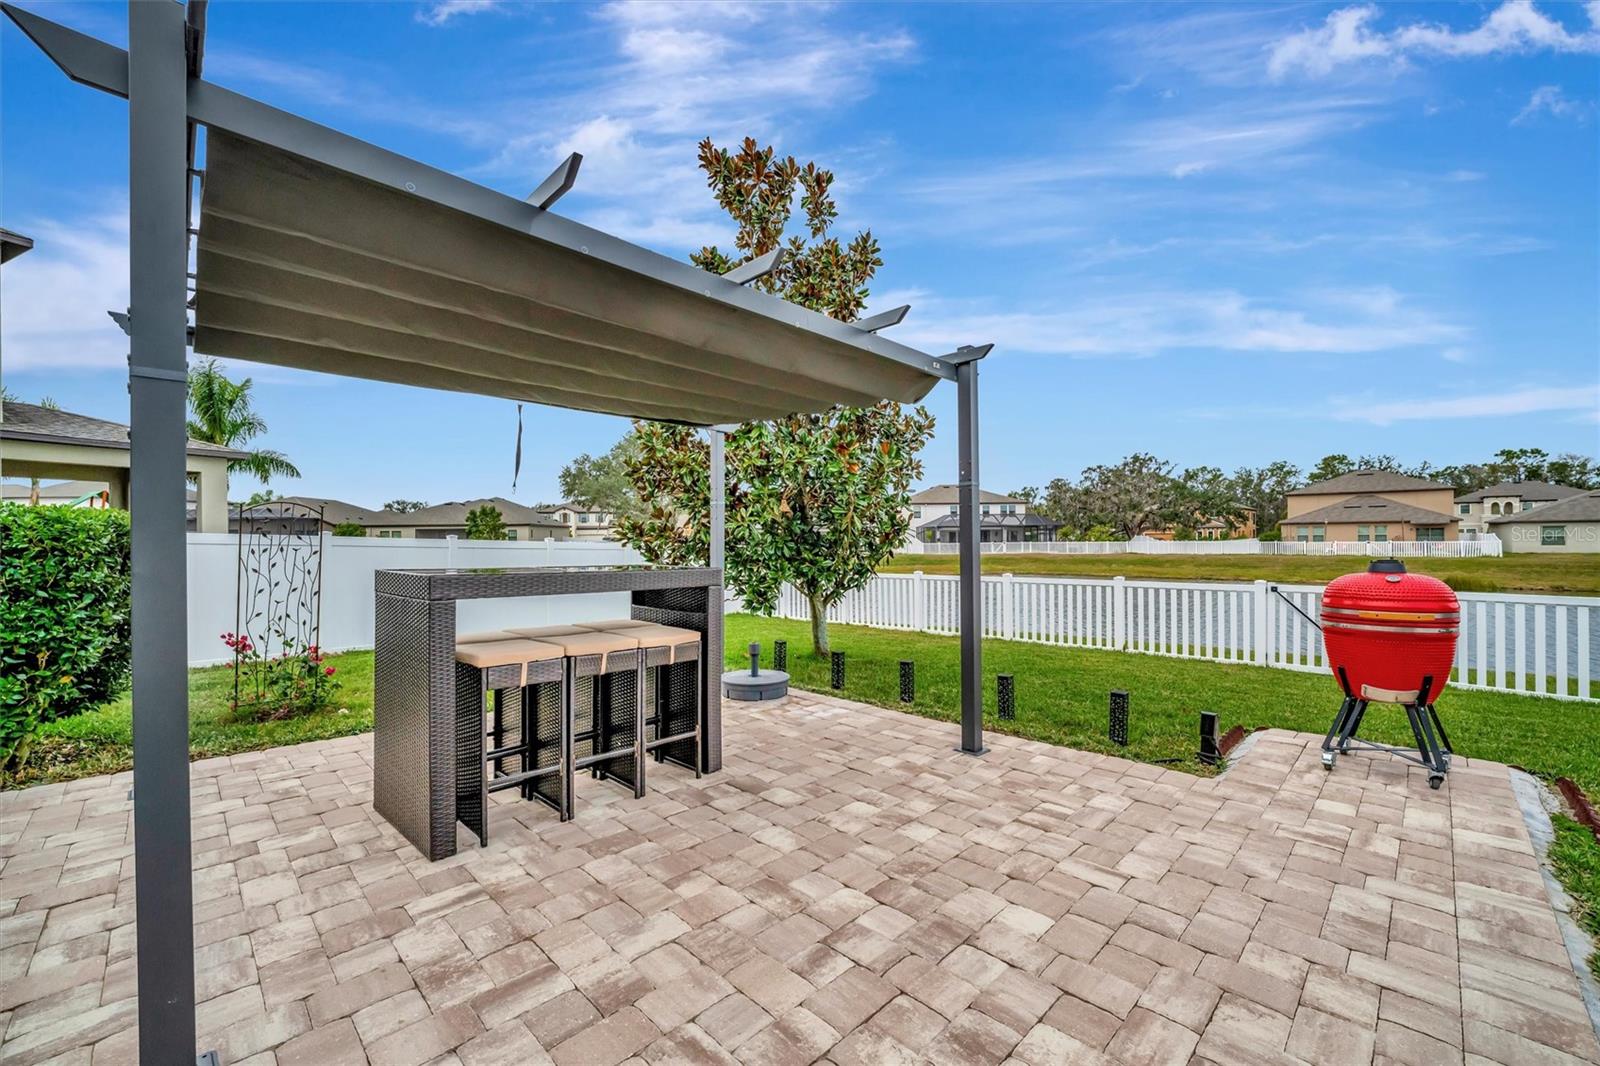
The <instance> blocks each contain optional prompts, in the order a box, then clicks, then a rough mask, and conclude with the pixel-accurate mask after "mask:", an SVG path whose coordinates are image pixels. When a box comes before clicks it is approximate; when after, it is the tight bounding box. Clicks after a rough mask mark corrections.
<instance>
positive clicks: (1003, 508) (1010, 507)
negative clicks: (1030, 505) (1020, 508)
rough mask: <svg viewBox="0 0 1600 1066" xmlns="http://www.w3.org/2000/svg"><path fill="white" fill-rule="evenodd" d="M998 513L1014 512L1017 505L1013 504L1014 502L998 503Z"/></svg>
mask: <svg viewBox="0 0 1600 1066" xmlns="http://www.w3.org/2000/svg"><path fill="white" fill-rule="evenodd" d="M1000 513H1001V514H1016V513H1017V505H1016V504H1014V503H1002V504H1001V505H1000Z"/></svg>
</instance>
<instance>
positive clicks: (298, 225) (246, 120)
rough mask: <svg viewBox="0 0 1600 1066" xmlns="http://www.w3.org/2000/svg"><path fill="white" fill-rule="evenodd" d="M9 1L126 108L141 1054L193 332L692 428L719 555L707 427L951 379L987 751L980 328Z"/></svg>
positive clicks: (58, 54)
mask: <svg viewBox="0 0 1600 1066" xmlns="http://www.w3.org/2000/svg"><path fill="white" fill-rule="evenodd" d="M0 9H3V10H4V12H5V13H6V15H7V16H8V17H9V18H10V19H11V21H12V22H14V23H15V24H16V25H17V26H18V27H19V28H20V29H21V30H22V31H23V32H24V33H25V34H26V35H27V36H28V37H29V38H30V39H31V40H32V41H33V42H34V43H35V44H36V45H37V46H38V47H39V48H40V49H41V50H42V51H43V52H44V53H45V54H46V55H47V56H49V58H50V59H51V60H52V61H53V62H54V63H55V64H56V65H57V66H58V67H60V68H61V70H62V71H63V72H64V73H66V74H67V75H68V77H70V78H72V79H73V80H74V81H78V82H80V83H82V84H85V85H88V86H90V87H93V88H96V89H100V90H102V91H105V92H108V93H111V94H113V95H116V96H121V97H124V98H126V99H127V100H128V105H129V106H128V128H129V187H128V192H129V197H128V203H129V221H130V226H129V245H130V248H129V252H130V255H129V263H130V298H131V299H130V307H129V315H128V317H129V322H128V334H129V342H130V344H129V347H130V351H129V366H128V374H129V394H130V405H129V406H130V423H131V426H132V430H133V432H132V456H131V471H130V486H129V496H130V503H131V514H132V526H133V531H132V547H133V611H132V614H133V649H132V652H133V654H132V666H133V693H134V701H135V708H136V725H135V730H134V783H135V800H134V829H135V836H136V847H135V852H134V865H135V875H136V878H137V891H136V913H135V920H136V927H137V929H138V930H140V931H141V934H142V935H139V936H138V938H137V952H138V959H137V961H138V999H139V1047H140V1055H141V1059H142V1060H143V1061H145V1062H147V1063H175V1062H181V1061H185V1060H187V1059H189V1058H190V1057H192V1056H194V1055H195V1017H194V938H193V914H194V912H193V885H192V880H191V878H190V877H188V876H184V875H183V871H187V870H189V869H191V866H192V863H191V846H190V797H189V776H188V754H189V740H188V728H189V718H188V692H187V674H186V670H185V662H186V653H185V645H186V640H187V634H186V623H185V616H186V606H187V605H186V594H187V587H186V585H187V583H186V575H185V547H184V527H185V521H184V514H185V508H184V496H183V484H184V478H183V471H184V444H185V434H184V413H185V411H184V408H185V388H186V384H187V372H186V371H187V368H186V359H185V351H186V348H187V347H188V346H189V345H190V344H193V346H194V347H195V348H196V350H198V351H204V352H207V353H210V354H216V355H222V356H226V357H230V358H236V359H243V360H248V361H256V362H267V363H275V364H279V365H284V366H290V367H298V368H302V369H311V370H317V371H322V372H327V373H334V374H342V375H346V376H351V377H360V378H367V379H371V380H379V381H389V382H395V383H400V384H409V385H418V386H423V387H429V388H439V389H449V390H455V391H460V392H468V393H477V394H481V395H488V396H499V397H502V398H506V399H511V400H517V401H529V402H536V403H545V404H553V405H557V406H565V407H572V408H576V409H580V410H590V411H597V412H603V413H609V414H619V415H626V416H629V417H637V418H650V419H664V420H671V421H678V422H684V423H688V424H692V425H697V426H702V427H706V428H708V429H710V430H711V431H712V433H711V456H710V462H711V473H712V499H711V512H712V544H711V552H710V556H711V558H710V564H711V566H712V567H713V568H720V567H721V565H722V550H723V545H722V529H723V500H722V483H723V454H722V437H723V432H722V429H721V427H725V426H727V425H728V424H732V423H739V422H745V421H751V420H760V419H768V418H775V417H780V416H783V415H788V414H793V413H797V412H807V411H819V410H825V409H827V408H828V407H831V406H833V405H835V404H846V405H858V406H859V405H866V404H869V403H874V402H877V401H878V400H880V399H893V400H899V401H915V400H919V399H921V398H922V397H923V396H925V395H926V394H927V393H928V391H929V390H931V389H932V388H933V386H934V385H935V384H937V383H938V382H940V381H954V382H955V383H956V385H957V391H958V411H959V415H958V423H959V441H958V451H959V467H960V473H959V498H960V504H961V515H962V523H961V530H960V539H959V542H960V556H961V572H962V578H963V580H962V583H961V596H960V599H961V609H960V618H961V627H960V628H961V658H962V668H961V675H962V676H961V692H962V725H961V744H960V750H961V751H963V752H967V753H971V754H979V753H981V752H982V751H983V750H984V748H983V731H982V707H983V679H982V673H981V660H980V652H981V648H980V643H979V641H980V635H981V632H982V624H981V623H982V603H981V601H980V596H979V593H980V589H979V585H978V577H979V571H978V568H979V557H978V550H979V549H978V517H979V508H978V498H977V497H978V364H979V361H980V360H981V359H982V358H983V357H984V356H986V355H987V354H988V353H989V350H990V347H991V346H990V345H980V346H968V347H962V348H959V349H957V350H956V351H954V352H951V353H949V354H946V355H943V356H931V355H928V354H926V353H924V352H921V351H918V350H916V349H914V348H910V347H907V346H905V345H902V344H898V343H895V342H893V341H890V340H887V339H885V338H883V337H881V336H879V335H878V331H880V330H883V329H887V328H889V327H892V326H893V325H895V324H896V323H898V322H899V321H900V320H901V318H903V317H904V313H905V311H904V309H902V308H896V309H895V310H893V311H889V312H885V313H884V314H881V315H878V316H874V317H873V318H871V319H866V320H863V321H861V322H858V323H854V324H851V323H843V322H838V321H835V320H833V319H830V318H828V317H826V316H824V315H821V314H818V313H816V312H813V311H809V310H807V309H805V308H801V307H798V306H796V305H794V304H790V303H787V302H786V301H784V300H782V299H781V298H779V297H776V296H773V295H771V294H767V293H762V292H758V291H754V290H752V289H751V288H749V287H748V283H749V282H750V281H752V280H754V279H755V278H757V277H760V276H762V273H763V272H764V271H769V270H771V269H772V267H773V263H774V260H773V259H772V258H771V257H763V258H762V259H759V260H755V261H752V262H750V263H746V264H744V265H742V266H739V267H736V268H735V269H734V270H732V271H730V272H729V273H728V274H726V275H724V276H722V277H720V278H719V277H714V276H712V275H708V274H706V273H705V272H704V271H701V270H699V269H698V268H696V267H694V266H692V265H691V264H688V263H685V262H681V261H678V260H674V259H670V258H668V257H666V256H662V255H660V254H658V253H655V252H651V251H648V250H646V249H644V248H640V247H638V246H636V245H632V244H629V243H627V242H625V241H622V240H619V239H617V238H615V237H612V236H610V235H608V234H605V233H602V232H600V231H597V230H594V229H592V228H590V227H587V226H584V225H581V224H579V223H577V222H574V221H572V220H570V219H567V218H564V217H562V216H560V215H557V214H554V213H553V212H551V211H550V208H551V207H552V206H553V205H554V204H555V203H556V201H557V200H558V199H560V197H561V196H562V195H563V194H564V193H565V192H566V191H567V190H568V189H570V188H571V187H572V183H573V179H574V177H575V175H576V171H577V168H578V163H579V162H580V160H579V158H578V157H577V156H573V157H570V158H569V159H568V160H567V161H566V162H564V163H563V164H562V165H561V166H560V167H558V168H557V169H556V171H555V172H554V173H553V174H551V175H550V177H549V178H548V179H546V180H545V181H544V182H543V183H541V184H540V185H539V186H538V187H537V188H536V189H535V190H534V192H533V193H532V194H531V195H530V196H529V197H527V198H526V199H522V200H519V199H517V198H515V197H511V196H507V195H505V194H503V193H500V192H497V191H495V190H492V189H488V188H485V187H483V186H480V185H476V184H473V183H472V182H469V181H466V180H464V179H461V178H458V177H456V176H455V175H452V174H449V173H446V172H444V171H441V170H437V169H435V168H433V167H429V166H427V165H425V164H423V163H420V162H418V161H416V160H413V159H408V158H406V157H404V156H401V155H397V154H395V153H393V152H389V151H386V150H384V149H381V148H378V147H376V146H374V145H371V144H368V143H366V142H364V141H361V140H359V139H357V138H354V137H350V136H348V135H346V134H343V133H339V132H338V131H336V130H332V129H329V128H328V127H325V126H321V125H318V124H316V123H313V122H310V121H307V120H305V119H302V118H300V117H298V116H295V115H292V114H289V113H288V112H285V111H281V110H279V109H277V108H274V107H271V106H269V105H267V104H264V103H262V102H260V101H258V100H254V99H251V98H250V97H247V96H243V95H241V94H239V93H235V92H232V91H230V90H227V89H224V88H222V87H221V86H219V85H216V84H215V83H212V82H210V81H207V80H206V79H204V78H203V77H202V76H201V75H202V68H203V60H204V54H205V28H206V5H205V0H191V2H190V3H189V5H188V7H187V9H185V8H184V7H182V6H180V5H178V4H177V3H173V2H171V0H135V2H132V3H130V4H129V7H128V48H127V50H126V51H124V50H122V49H120V48H117V47H115V46H113V45H110V44H107V43H105V42H103V41H100V40H97V39H95V38H93V37H89V36H87V35H85V34H82V33H79V32H77V31H75V30H71V29H69V28H67V27H64V26H61V25H59V24H57V23H55V22H52V21H50V20H48V19H44V18H41V17H40V16H38V15H35V14H33V13H31V12H28V11H26V10H24V9H21V8H18V7H16V6H14V5H12V4H9V3H0ZM201 126H204V127H206V130H207V136H206V139H205V146H204V147H205V161H204V167H203V176H202V168H201V167H200V166H199V165H198V164H199V159H198V148H199V137H198V132H199V128H200V127H201ZM197 180H198V181H200V183H201V189H202V193H203V195H202V197H201V200H200V210H201V215H200V218H199V219H198V220H196V219H195V218H194V217H193V215H192V210H193V203H194V198H193V195H192V193H193V189H194V185H193V183H194V182H195V181H197ZM191 234H193V235H196V237H197V255H196V259H195V266H194V273H193V274H191V273H190V265H189V251H190V244H189V238H190V235H191ZM191 279H192V281H193V286H192V291H193V301H192V302H191V300H190V298H189V297H190V292H191V285H190V281H191ZM191 307H192V308H193V310H194V315H195V322H194V326H193V327H192V329H191V327H190V325H189V321H188V313H189V309H190V308H191ZM718 602H719V609H720V600H719V601H718ZM706 674H707V689H706V696H705V700H704V707H705V709H706V710H705V713H706V715H707V716H708V718H709V717H710V716H712V715H719V714H720V689H719V686H718V685H717V684H716V682H715V677H716V672H715V671H706ZM379 710H381V708H379ZM720 758H721V757H720V752H716V753H714V757H713V758H712V759H711V760H710V761H709V764H708V765H707V767H706V769H707V770H716V769H718V768H720ZM201 1058H202V1059H209V1060H211V1061H214V1060H215V1056H213V1055H210V1054H207V1055H205V1056H201Z"/></svg>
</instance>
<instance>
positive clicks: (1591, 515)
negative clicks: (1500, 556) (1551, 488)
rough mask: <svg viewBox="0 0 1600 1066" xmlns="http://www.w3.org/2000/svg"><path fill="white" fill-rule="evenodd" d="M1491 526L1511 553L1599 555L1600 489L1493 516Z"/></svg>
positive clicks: (1490, 530) (1490, 520)
mask: <svg viewBox="0 0 1600 1066" xmlns="http://www.w3.org/2000/svg"><path fill="white" fill-rule="evenodd" d="M1557 487H1559V486H1557ZM1488 526H1489V532H1491V533H1493V534H1495V535H1496V536H1498V537H1499V538H1500V540H1501V543H1503V544H1504V545H1505V550H1506V551H1508V552H1586V553H1594V552H1600V490H1597V491H1591V492H1584V491H1581V490H1580V491H1578V492H1576V493H1574V494H1573V495H1570V496H1566V497H1564V498H1562V499H1559V500H1554V501H1552V502H1550V503H1541V504H1538V505H1537V506H1535V507H1532V508H1529V509H1528V510H1526V511H1524V510H1521V509H1520V508H1519V509H1518V510H1516V511H1513V512H1511V513H1509V514H1502V515H1500V516H1499V517H1498V518H1496V517H1493V516H1491V517H1490V518H1489V519H1488Z"/></svg>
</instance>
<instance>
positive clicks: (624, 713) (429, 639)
mask: <svg viewBox="0 0 1600 1066" xmlns="http://www.w3.org/2000/svg"><path fill="white" fill-rule="evenodd" d="M374 587H375V592H376V602H375V608H374V609H375V624H374V627H373V628H374V645H375V648H374V656H373V684H374V697H375V699H374V706H373V784H372V793H373V806H374V807H375V808H376V810H377V812H378V813H379V814H381V815H383V817H384V818H386V819H388V820H389V822H390V824H392V825H393V826H394V827H395V828H396V829H398V830H400V832H401V833H402V834H403V835H404V836H405V838H406V839H407V840H409V841H411V843H412V844H413V845H415V846H416V848H417V850H419V851H421V852H422V853H423V854H424V855H426V856H428V858H430V859H443V858H447V857H449V856H451V855H454V854H455V853H456V822H457V820H458V810H459V811H460V812H461V814H463V815H465V816H466V818H470V819H471V820H472V822H474V823H477V824H476V825H474V826H469V827H470V828H473V831H474V832H478V831H479V828H480V827H481V828H483V829H484V830H485V831H486V829H487V826H486V824H485V814H486V809H487V803H486V800H485V801H484V802H483V806H481V807H480V806H478V804H479V802H480V801H479V800H478V799H476V798H474V797H479V796H482V795H483V793H484V791H485V789H486V788H487V785H488V782H487V781H485V780H484V770H483V761H482V756H483V747H482V745H483V744H484V742H485V738H484V715H483V710H482V706H481V703H479V704H478V706H477V707H476V708H470V707H469V708H460V709H462V710H465V711H466V713H465V714H463V715H461V716H460V717H461V719H463V720H458V713H457V712H458V703H461V702H468V701H466V700H463V699H462V698H461V697H460V692H461V690H462V685H461V684H460V683H459V681H458V677H457V674H456V669H455V665H456V664H455V632H456V608H455V601H456V600H464V599H493V598H504V597H513V596H569V595H574V594H580V593H589V592H628V593H631V594H632V598H633V608H632V616H633V617H634V618H636V619H639V620H641V621H647V622H661V623H664V624H667V625H674V626H681V627H683V628H685V629H693V630H695V631H696V632H698V633H701V634H702V637H701V644H700V654H699V660H698V661H690V662H678V663H674V664H672V665H671V666H666V667H662V668H660V671H659V672H660V673H661V674H663V675H664V676H665V678H666V681H665V689H666V691H667V694H668V697H667V710H666V712H665V715H663V714H662V712H660V711H656V710H654V708H655V699H656V697H655V695H654V692H655V689H654V687H652V689H651V695H650V696H649V697H648V699H647V698H646V696H645V694H644V692H643V691H642V689H643V688H644V685H645V683H648V679H647V678H641V672H640V671H638V670H630V671H624V672H620V673H616V672H614V673H612V674H608V675H604V676H605V677H608V678H611V679H612V680H610V681H607V682H605V683H606V684H607V685H609V686H610V687H611V693H610V695H611V697H612V698H611V700H610V702H609V704H608V705H609V707H610V709H611V713H610V714H609V715H606V716H602V721H601V722H600V723H599V725H600V726H601V727H603V731H604V734H605V737H604V739H603V740H602V741H601V743H602V744H603V745H604V746H603V747H601V748H600V749H599V750H598V751H596V750H594V749H592V748H591V749H589V750H588V751H586V752H584V753H579V752H576V751H575V752H574V753H573V755H574V759H569V760H568V763H567V765H568V766H569V767H572V766H573V765H574V761H575V760H581V759H582V758H583V757H584V756H585V755H595V754H603V753H605V752H608V751H611V750H613V745H615V747H616V748H618V749H622V748H626V749H628V751H627V753H626V754H623V753H619V754H618V755H616V756H613V757H610V758H606V759H603V760H598V761H596V762H595V763H594V764H592V766H591V767H587V768H596V767H597V768H599V769H600V770H601V772H602V773H603V774H604V775H605V776H607V777H610V778H612V779H614V780H616V781H618V782H619V783H621V784H624V785H626V786H628V787H631V788H633V789H635V790H636V791H638V790H641V789H642V788H643V785H644V761H645V760H644V749H645V747H646V746H647V744H648V743H649V741H648V740H646V738H645V736H644V731H645V725H646V722H647V719H648V718H654V719H656V722H655V723H653V724H654V725H655V729H654V730H652V731H651V736H650V740H654V739H657V738H665V737H682V734H685V733H687V734H690V736H689V737H688V738H687V739H678V740H675V741H674V742H672V743H670V744H665V745H662V746H661V749H662V750H663V752H664V754H665V756H666V757H667V758H669V759H670V760H671V761H672V762H674V763H679V764H681V765H685V766H689V767H691V768H693V769H695V770H696V771H697V772H700V771H703V772H706V773H712V772H715V771H717V770H720V769H721V768H722V692H721V686H720V685H719V684H718V683H717V680H718V672H717V671H711V670H701V669H700V663H702V662H711V663H716V662H721V661H722V572H721V571H720V570H716V569H711V568H688V569H664V568H657V567H650V566H613V567H538V568H529V569H495V570H380V571H378V573H377V574H376V575H375V577H374ZM657 672H658V671H657V670H656V669H654V668H647V669H646V670H644V671H643V672H642V673H643V674H644V675H649V674H655V673H657ZM597 683H598V681H597V680H596V679H594V678H589V677H583V678H580V679H577V680H576V683H574V684H568V685H566V686H564V688H565V692H566V694H567V712H566V713H569V714H571V715H572V716H573V719H572V726H573V728H572V729H571V730H570V731H569V732H568V735H569V736H577V735H579V734H582V733H584V732H586V731H590V732H594V731H596V725H595V721H594V708H595V702H594V694H595V690H594V687H593V686H594V685H595V684H597ZM686 686H688V691H687V693H686V692H685V687H686ZM555 688H556V686H554V685H542V686H540V687H539V688H538V689H536V690H534V691H535V696H534V702H535V703H536V704H537V706H536V707H531V706H530V708H529V713H528V714H527V715H525V716H521V717H520V719H519V721H518V722H517V723H516V726H515V728H517V729H519V730H520V729H522V728H527V727H531V728H532V729H533V730H535V731H536V732H537V733H538V734H539V738H540V746H539V750H538V752H537V753H536V754H535V755H534V756H532V759H533V762H534V764H535V766H536V767H538V766H548V765H551V764H553V763H554V762H556V761H558V760H559V757H560V756H559V752H558V751H552V750H550V747H549V745H550V744H552V743H558V742H556V741H555V738H557V737H559V735H560V728H559V726H560V720H559V718H557V717H556V714H557V713H558V709H557V707H555V706H552V704H551V697H550V696H549V695H547V693H546V690H550V691H553V690H554V689H555ZM696 694H698V696H699V699H698V700H692V699H686V698H685V696H686V695H688V696H693V695H696ZM696 706H698V709H699V712H700V714H699V722H698V730H693V729H689V728H686V725H687V723H686V722H685V720H684V715H685V708H686V707H689V708H693V707H696ZM642 708H651V709H652V712H653V713H649V714H646V713H642ZM507 713H508V715H509V713H510V709H509V707H508V708H507ZM687 713H688V714H689V715H690V716H692V715H693V714H694V711H693V710H689V711H688V712H687ZM466 718H471V720H472V721H471V725H470V726H469V725H468V724H467V722H466V721H465V720H464V719H466ZM524 722H526V723H527V726H524V725H523V723H524ZM507 724H509V723H507ZM501 728H502V729H505V728H506V725H502V726H501ZM663 729H665V730H670V731H667V732H663V731H662V730H663ZM695 732H698V738H697V741H696V738H695V737H694V735H693V734H694V733H695ZM623 733H631V738H630V740H624V739H623V736H622V734H623ZM517 735H518V736H521V735H522V734H521V733H520V732H519V733H518V734H517ZM474 736H475V737H476V738H477V740H476V742H474V741H473V740H471V739H470V738H471V737H474ZM696 742H698V746H699V751H698V755H699V759H698V760H695V759H693V758H688V757H686V756H688V755H692V754H695V753H694V752H693V750H692V749H688V750H686V745H692V744H695V743H696ZM474 743H476V745H477V746H478V750H477V752H476V753H470V752H464V751H461V750H460V749H461V748H462V747H463V746H464V745H465V746H469V747H470V746H472V745H473V744H474ZM497 743H499V742H497ZM474 758H475V759H476V760H477V762H476V763H475V765H476V766H477V767H478V769H477V770H476V771H474V770H472V769H469V768H467V766H466V760H467V759H474ZM630 760H631V761H630ZM697 761H698V763H699V765H698V766H695V765H694V764H695V762H697ZM474 774H476V778H474ZM553 776H554V775H542V776H538V777H536V778H534V779H533V784H534V789H533V791H536V792H538V793H539V796H540V798H543V799H546V800H547V801H550V802H552V803H555V804H561V803H565V805H566V807H567V811H568V813H569V816H570V812H571V804H572V792H571V787H570V780H569V781H568V782H567V785H566V787H561V786H559V785H558V784H557V783H556V782H554V781H553V780H552V777H553ZM462 779H464V780H462ZM562 793H564V795H563V794H562ZM525 794H526V793H525ZM479 835H480V838H481V833H480V834H479Z"/></svg>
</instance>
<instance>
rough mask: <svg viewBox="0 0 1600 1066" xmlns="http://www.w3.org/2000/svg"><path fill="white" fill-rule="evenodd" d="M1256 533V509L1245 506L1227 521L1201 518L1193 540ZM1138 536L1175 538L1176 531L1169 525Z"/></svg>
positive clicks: (1229, 537) (1159, 538)
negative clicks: (1237, 514) (1236, 516)
mask: <svg viewBox="0 0 1600 1066" xmlns="http://www.w3.org/2000/svg"><path fill="white" fill-rule="evenodd" d="M1255 535H1256V509H1255V508H1254V507H1245V508H1242V509H1241V510H1240V514H1239V517H1238V518H1236V519H1234V520H1233V522H1231V523H1230V522H1229V521H1228V520H1227V519H1226V518H1202V519H1201V520H1200V522H1199V523H1198V524H1197V525H1196V526H1195V527H1194V539H1195V540H1233V539H1235V538H1241V537H1242V538H1250V537H1253V536H1255ZM1140 536H1144V537H1149V538H1150V539H1151V540H1176V539H1177V536H1178V531H1177V530H1176V529H1174V528H1172V527H1171V526H1168V527H1166V528H1165V529H1152V530H1148V531H1146V532H1144V533H1142V534H1140Z"/></svg>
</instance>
